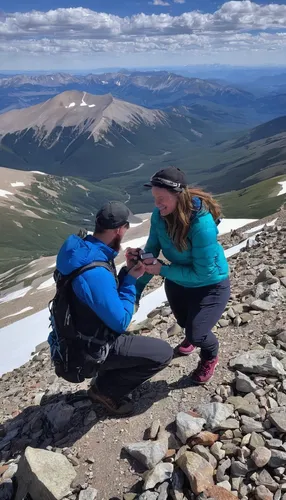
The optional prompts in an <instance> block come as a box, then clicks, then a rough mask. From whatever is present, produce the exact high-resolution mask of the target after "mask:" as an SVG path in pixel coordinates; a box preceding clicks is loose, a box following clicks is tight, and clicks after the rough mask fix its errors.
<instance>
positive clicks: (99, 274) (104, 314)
mask: <svg viewBox="0 0 286 500" xmlns="http://www.w3.org/2000/svg"><path fill="white" fill-rule="evenodd" d="M116 256H117V252H115V251H114V250H113V249H112V248H110V247H109V246H107V245H105V244H104V243H102V242H101V241H99V240H97V239H96V238H94V237H93V236H87V237H86V238H85V239H84V240H83V239H81V238H79V237H78V236H76V235H72V236H70V237H69V238H68V239H67V240H66V241H65V242H64V244H63V246H62V247H61V249H60V251H59V253H58V256H57V269H58V270H59V271H60V273H61V274H63V275H67V274H70V273H71V272H72V271H74V270H75V269H77V268H79V267H81V266H84V265H87V264H90V263H91V262H93V261H95V260H98V261H103V262H108V261H110V260H113V259H114V258H115V257H116ZM135 283H136V279H135V278H133V277H132V276H130V275H129V274H126V275H125V276H124V278H123V280H122V282H121V283H120V285H119V288H118V289H117V285H116V280H115V278H114V275H113V274H112V273H111V272H110V271H108V270H107V269H105V268H103V267H96V268H94V269H90V270H88V271H85V272H84V273H83V274H82V275H80V276H78V277H77V278H75V279H74V280H73V282H72V287H73V291H74V292H75V294H76V296H77V297H78V298H79V299H80V300H81V301H82V302H84V303H85V304H87V305H88V306H89V307H90V308H91V309H92V310H93V311H94V312H95V313H96V315H97V316H98V317H99V318H100V319H101V320H102V321H103V322H104V323H105V324H106V325H107V326H108V327H109V328H111V329H112V330H113V331H115V332H117V333H123V332H124V331H125V330H126V329H127V327H128V325H129V323H130V321H131V318H132V314H133V310H134V303H135V294H136V288H135Z"/></svg>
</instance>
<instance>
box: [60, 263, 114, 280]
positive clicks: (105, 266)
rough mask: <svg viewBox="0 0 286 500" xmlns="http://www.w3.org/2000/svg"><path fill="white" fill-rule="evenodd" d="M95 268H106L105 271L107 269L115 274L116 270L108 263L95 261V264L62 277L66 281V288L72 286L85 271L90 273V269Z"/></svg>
mask: <svg viewBox="0 0 286 500" xmlns="http://www.w3.org/2000/svg"><path fill="white" fill-rule="evenodd" d="M95 267H104V268H105V269H107V271H109V272H111V273H112V274H114V270H113V268H112V266H111V265H110V264H109V263H108V262H103V261H99V260H98V261H97V260H95V261H94V262H91V263H90V264H87V265H86V266H82V267H79V268H78V269H76V270H75V271H73V272H72V273H70V274H68V275H67V276H62V277H63V279H64V286H67V285H68V284H70V283H71V282H72V280H74V279H75V278H77V277H78V276H80V275H81V274H83V273H84V272H85V271H88V270H89V269H94V268H95Z"/></svg>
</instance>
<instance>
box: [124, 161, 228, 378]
mask: <svg viewBox="0 0 286 500" xmlns="http://www.w3.org/2000/svg"><path fill="white" fill-rule="evenodd" d="M145 186H147V187H150V188H152V194H153V197H154V201H155V205H156V208H155V210H154V212H153V214H152V217H151V228H150V234H149V238H148V241H147V244H146V247H145V252H151V253H152V254H153V256H154V257H155V259H152V260H151V261H150V260H148V261H144V263H145V269H146V273H147V274H146V273H145V274H144V276H142V278H140V279H139V280H137V303H139V300H140V296H141V294H142V291H143V289H144V287H145V286H146V284H147V283H148V281H149V280H150V279H151V278H152V276H153V275H160V276H162V277H163V278H165V290H166V295H167V299H168V301H169V304H170V307H171V309H172V312H173V314H174V316H175V318H176V320H177V322H178V324H179V325H180V326H181V327H182V328H185V335H186V338H185V340H184V341H183V342H182V344H180V345H179V346H178V351H179V353H180V354H181V355H189V354H191V353H192V352H193V351H194V349H195V348H196V347H199V348H200V349H201V360H200V363H199V365H198V367H197V369H196V370H195V371H194V373H193V374H192V380H193V381H194V382H196V383H198V384H205V383H206V382H208V381H209V380H210V379H211V377H212V376H213V374H214V371H215V368H216V366H217V364H218V347H219V344H218V340H217V338H216V337H215V335H214V334H213V332H212V328H213V327H214V325H215V324H216V323H217V321H218V320H219V319H220V317H221V315H222V313H223V311H224V309H225V306H226V304H227V302H228V299H229V296H230V284H229V270H228V263H227V260H226V258H225V255H224V251H223V248H222V246H221V245H220V244H219V243H218V241H217V235H218V229H217V222H218V219H219V216H220V213H221V212H220V207H219V205H218V203H217V202H216V201H215V200H214V199H213V198H212V197H211V195H209V194H208V193H206V192H204V191H201V190H199V189H192V188H189V187H188V185H187V180H186V176H185V174H184V173H183V172H182V171H181V170H180V169H178V168H176V167H168V168H166V169H164V170H161V171H159V172H157V173H156V174H154V175H153V177H152V178H151V180H150V183H148V184H145ZM129 251H131V250H129ZM160 251H162V253H163V255H164V257H165V258H166V259H167V260H168V261H169V262H170V264H169V265H165V264H161V263H160V262H159V261H158V260H157V257H158V255H159V253H160Z"/></svg>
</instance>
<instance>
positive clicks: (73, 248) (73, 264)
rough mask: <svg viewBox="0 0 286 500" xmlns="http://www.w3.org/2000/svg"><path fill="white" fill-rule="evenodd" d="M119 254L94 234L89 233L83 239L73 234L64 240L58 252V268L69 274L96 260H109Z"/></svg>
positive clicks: (61, 271)
mask: <svg viewBox="0 0 286 500" xmlns="http://www.w3.org/2000/svg"><path fill="white" fill-rule="evenodd" d="M117 255H118V253H117V252H115V251H114V250H113V249H112V248H111V247H109V246H107V245H105V243H102V242H101V241H100V240H98V239H97V238H94V236H90V235H89V236H87V237H86V238H85V239H84V240H83V239H82V238H80V237H79V236H76V235H75V234H73V235H71V236H69V238H68V239H67V240H66V241H65V242H64V244H63V245H62V247H61V249H60V251H59V253H58V256H57V269H58V271H59V272H60V273H61V274H63V275H67V274H70V273H71V272H73V271H75V270H76V269H78V268H79V267H82V266H86V265H87V264H90V263H91V262H93V261H95V260H98V261H100V262H108V261H110V260H113V259H115V257H116V256H117Z"/></svg>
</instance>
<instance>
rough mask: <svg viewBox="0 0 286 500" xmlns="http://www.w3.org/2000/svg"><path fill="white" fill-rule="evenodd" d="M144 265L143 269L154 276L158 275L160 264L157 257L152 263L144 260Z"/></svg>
mask: <svg viewBox="0 0 286 500" xmlns="http://www.w3.org/2000/svg"><path fill="white" fill-rule="evenodd" d="M148 262H149V259H148ZM144 265H145V271H146V273H148V274H153V275H154V276H158V275H159V274H160V272H161V267H162V264H161V263H160V262H159V261H158V260H157V259H155V263H154V264H153V263H150V264H147V262H146V261H145V262H144Z"/></svg>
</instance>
